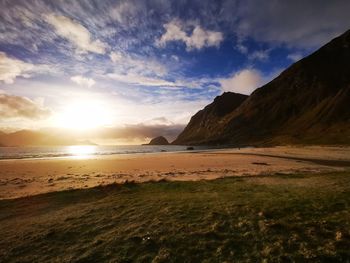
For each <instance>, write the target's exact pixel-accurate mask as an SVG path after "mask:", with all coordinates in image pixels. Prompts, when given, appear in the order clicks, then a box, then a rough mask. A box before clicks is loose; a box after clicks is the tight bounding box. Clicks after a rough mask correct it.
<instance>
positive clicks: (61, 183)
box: [0, 147, 350, 199]
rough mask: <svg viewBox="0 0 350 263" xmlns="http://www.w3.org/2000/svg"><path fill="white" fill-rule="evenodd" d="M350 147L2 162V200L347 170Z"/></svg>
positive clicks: (0, 167)
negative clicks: (127, 185)
mask: <svg viewBox="0 0 350 263" xmlns="http://www.w3.org/2000/svg"><path fill="white" fill-rule="evenodd" d="M349 165H350V148H349V147H275V148H257V149H241V150H229V149H225V150H215V151H214V150H213V151H206V152H186V153H158V154H133V155H111V156H102V157H101V156H99V157H91V156H90V157H89V158H82V159H79V158H54V159H27V160H24V159H22V160H1V161H0V199H8V198H17V197H23V196H28V195H35V194H40V193H46V192H51V191H61V190H67V189H75V188H86V187H93V186H97V185H101V184H102V185H103V184H110V183H124V182H125V181H136V182H146V181H151V180H153V181H158V180H162V179H166V180H203V179H206V180H210V179H216V178H221V177H227V176H254V175H261V174H271V175H273V174H275V173H296V172H327V171H334V170H344V169H348V167H349Z"/></svg>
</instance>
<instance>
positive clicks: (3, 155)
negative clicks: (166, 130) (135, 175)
mask: <svg viewBox="0 0 350 263" xmlns="http://www.w3.org/2000/svg"><path fill="white" fill-rule="evenodd" d="M186 148H187V146H178V145H164V146H163V145H162V146H156V145H119V146H118V145H116V146H105V145H104V146H95V145H72V146H46V147H0V159H24V158H59V157H61V158H62V157H89V156H96V155H97V156H98V155H112V154H134V153H158V152H159V153H161V152H179V151H186ZM194 148H195V150H204V149H205V147H194Z"/></svg>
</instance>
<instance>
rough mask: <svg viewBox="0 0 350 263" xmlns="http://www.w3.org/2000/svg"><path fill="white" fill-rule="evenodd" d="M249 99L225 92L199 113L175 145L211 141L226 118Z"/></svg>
mask: <svg viewBox="0 0 350 263" xmlns="http://www.w3.org/2000/svg"><path fill="white" fill-rule="evenodd" d="M246 98H248V96H246V95H242V94H237V93H233V92H225V93H224V94H222V95H221V96H218V97H216V98H215V99H214V101H213V102H212V103H211V104H209V105H208V106H206V107H205V108H204V109H203V110H200V111H199V112H197V113H196V114H195V115H194V116H193V117H192V118H191V120H190V122H189V124H188V125H187V126H186V128H185V129H184V131H183V132H182V133H181V134H180V135H179V136H178V137H177V139H176V140H175V141H174V142H173V143H174V144H189V145H191V144H201V143H204V144H205V143H207V142H209V141H210V139H211V137H212V135H213V134H215V133H216V132H217V131H216V128H217V125H218V124H219V123H220V122H222V121H223V120H224V119H225V116H226V115H227V114H229V113H231V112H232V111H233V110H235V109H236V108H237V107H238V106H240V105H241V104H242V102H243V101H244V100H245V99H246Z"/></svg>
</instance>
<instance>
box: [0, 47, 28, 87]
mask: <svg viewBox="0 0 350 263" xmlns="http://www.w3.org/2000/svg"><path fill="white" fill-rule="evenodd" d="M32 70H34V65H33V64H30V63H26V62H23V61H21V60H18V59H15V58H10V57H8V56H7V55H6V53H4V52H0V81H3V82H5V83H7V84H12V83H13V82H14V80H15V79H16V77H19V76H22V77H29V73H30V72H31V71H32Z"/></svg>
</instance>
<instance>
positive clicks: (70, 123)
mask: <svg viewBox="0 0 350 263" xmlns="http://www.w3.org/2000/svg"><path fill="white" fill-rule="evenodd" d="M54 122H55V124H56V126H58V127H61V128H67V129H74V130H88V129H93V128H99V127H103V126H107V125H111V124H112V111H111V110H110V108H109V107H108V106H107V105H106V104H105V103H102V102H99V101H95V100H91V99H90V100H76V101H72V102H69V103H68V104H67V105H65V106H64V108H63V109H62V111H61V112H59V113H58V114H57V116H56V119H55V120H54Z"/></svg>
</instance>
